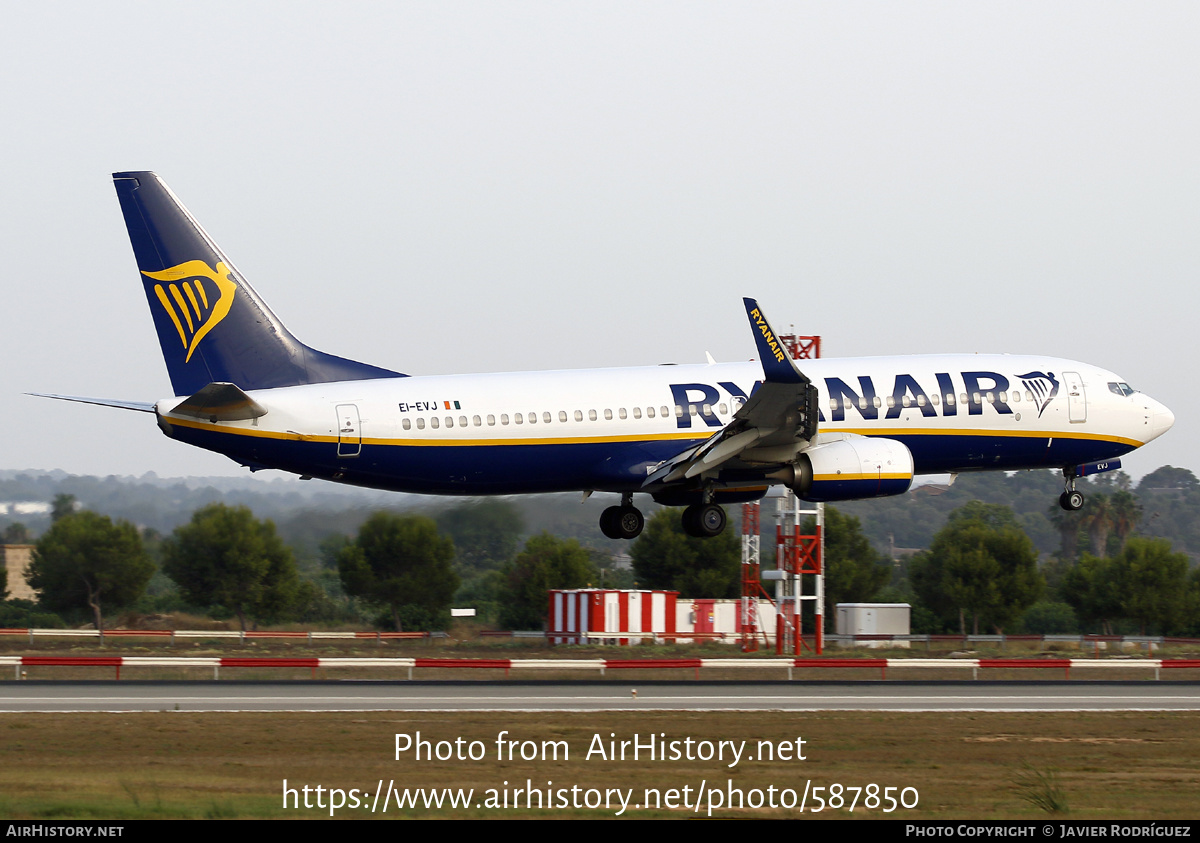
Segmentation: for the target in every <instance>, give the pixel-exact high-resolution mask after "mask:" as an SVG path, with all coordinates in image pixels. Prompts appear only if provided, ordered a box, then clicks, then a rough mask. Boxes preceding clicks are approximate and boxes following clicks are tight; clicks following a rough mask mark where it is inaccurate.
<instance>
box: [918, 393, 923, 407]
mask: <svg viewBox="0 0 1200 843" xmlns="http://www.w3.org/2000/svg"><path fill="white" fill-rule="evenodd" d="M917 406H918V407H924V406H925V396H924V395H918V396H917Z"/></svg>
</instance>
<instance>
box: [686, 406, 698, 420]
mask: <svg viewBox="0 0 1200 843" xmlns="http://www.w3.org/2000/svg"><path fill="white" fill-rule="evenodd" d="M688 415H689V416H691V417H692V418H695V417H696V415H697V410H696V405H695V404H688Z"/></svg>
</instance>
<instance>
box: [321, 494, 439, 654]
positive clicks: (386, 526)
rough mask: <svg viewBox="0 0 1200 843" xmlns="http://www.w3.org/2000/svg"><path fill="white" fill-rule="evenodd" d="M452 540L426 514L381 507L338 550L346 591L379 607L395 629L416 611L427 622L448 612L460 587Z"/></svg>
mask: <svg viewBox="0 0 1200 843" xmlns="http://www.w3.org/2000/svg"><path fill="white" fill-rule="evenodd" d="M453 561H454V542H452V541H451V540H450V539H449V538H448V537H446V536H443V535H441V534H439V533H438V529H437V525H436V524H434V522H433V520H432V519H430V518H426V517H425V516H423V515H393V514H392V513H388V512H377V513H375V514H374V515H372V516H371V517H370V518H368V519H367V521H366V523H364V524H363V525H362V527H361V528H360V529H359V531H358V537H357V538H355V540H354V541H353V542H351V543H350V544H348V545H346V546H345V547H344V548H342V550H341V552H340V553H338V572H339V573H340V574H341V577H342V587H343V588H344V589H345V590H346V593H347V594H349V595H351V596H353V597H359V598H362V599H363V600H365V601H367V602H368V603H373V604H375V605H378V606H381V607H383V608H384V609H386V610H387V611H388V612H389V613H390V614H391V616H392V622H393V624H395V627H396V629H397V630H400V629H401V616H402V614H404V613H406V612H407V613H409V614H410V616H411V615H412V613H413V611H414V610H415V611H416V612H417V613H418V614H419V616H420V617H422V618H424V619H425V622H426V623H429V622H431V620H432V619H433V618H435V617H437V616H438V615H439V614H441V613H444V612H445V611H446V610H447V609H448V608H449V607H450V602H451V601H452V600H453V599H454V592H455V591H457V590H458V575H457V574H456V573H454V570H453V568H452V563H453Z"/></svg>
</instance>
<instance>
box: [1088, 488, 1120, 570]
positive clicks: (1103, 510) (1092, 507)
mask: <svg viewBox="0 0 1200 843" xmlns="http://www.w3.org/2000/svg"><path fill="white" fill-rule="evenodd" d="M1082 512H1083V523H1084V525H1085V526H1086V527H1087V529H1088V534H1089V535H1090V536H1091V538H1092V554H1093V555H1094V556H1100V557H1104V556H1108V534H1109V531H1110V530H1112V528H1113V508H1112V502H1111V501H1110V500H1109V497H1108V495H1100V494H1092V495H1088V499H1087V503H1086V504H1084V506H1083V510H1082Z"/></svg>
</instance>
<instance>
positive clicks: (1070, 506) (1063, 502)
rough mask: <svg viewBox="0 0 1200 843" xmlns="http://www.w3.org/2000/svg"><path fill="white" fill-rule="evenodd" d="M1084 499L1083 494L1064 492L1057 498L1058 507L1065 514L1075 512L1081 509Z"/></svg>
mask: <svg viewBox="0 0 1200 843" xmlns="http://www.w3.org/2000/svg"><path fill="white" fill-rule="evenodd" d="M1083 503H1084V497H1083V492H1076V491H1070V490H1068V491H1066V492H1063V493H1062V494H1061V495H1059V497H1058V505H1059V506H1061V507H1062V508H1063V509H1065V510H1066V511H1067V512H1077V511H1079V510H1080V509H1083Z"/></svg>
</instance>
